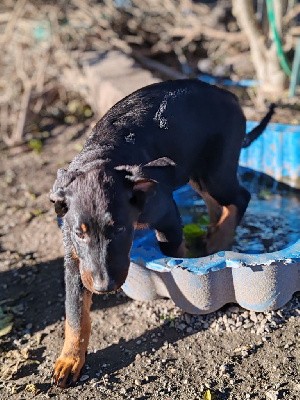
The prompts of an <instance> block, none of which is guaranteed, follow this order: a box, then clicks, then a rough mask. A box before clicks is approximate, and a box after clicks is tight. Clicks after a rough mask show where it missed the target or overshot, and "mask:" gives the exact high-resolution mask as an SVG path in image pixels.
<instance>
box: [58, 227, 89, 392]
mask: <svg viewBox="0 0 300 400" xmlns="http://www.w3.org/2000/svg"><path fill="white" fill-rule="evenodd" d="M65 230H66V229H65V228H64V231H65ZM64 236H65V237H64V241H65V243H66V241H68V239H67V238H66V232H64ZM65 248H66V250H67V251H66V255H65V284H66V321H65V341H64V346H63V349H62V352H61V354H60V356H59V358H58V359H57V361H56V363H55V366H54V371H53V378H52V380H53V383H55V384H56V385H57V386H60V387H67V386H69V385H71V384H74V383H75V382H76V381H77V380H78V378H79V375H80V371H81V369H82V367H83V365H84V363H85V356H86V351H87V347H88V342H89V337H90V332H91V322H90V307H91V303H92V293H91V292H89V291H88V290H86V289H85V288H84V287H83V285H82V282H81V278H80V272H79V260H78V258H77V256H76V254H75V253H74V252H73V253H72V252H71V251H70V252H69V251H68V250H70V249H69V246H65Z"/></svg>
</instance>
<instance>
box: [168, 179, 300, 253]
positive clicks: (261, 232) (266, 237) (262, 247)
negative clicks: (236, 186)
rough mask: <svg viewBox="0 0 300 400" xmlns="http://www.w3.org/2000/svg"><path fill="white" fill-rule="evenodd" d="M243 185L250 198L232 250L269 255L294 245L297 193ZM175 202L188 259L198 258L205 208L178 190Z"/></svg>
mask: <svg viewBox="0 0 300 400" xmlns="http://www.w3.org/2000/svg"><path fill="white" fill-rule="evenodd" d="M243 185H244V186H246V187H247V188H248V190H249V189H250V191H251V192H252V198H251V201H250V203H249V206H248V208H247V211H246V213H245V215H244V218H243V220H242V221H241V223H240V225H239V227H238V228H237V231H236V237H235V241H234V243H233V247H232V250H234V251H237V252H240V253H248V254H259V253H266V252H267V253H269V252H273V251H277V250H281V249H283V248H285V247H287V246H289V245H291V244H293V243H295V242H296V241H297V240H298V239H299V238H300V193H299V192H295V191H291V190H282V189H281V190H278V188H276V190H274V188H273V187H271V188H270V187H268V186H266V185H256V186H255V187H253V182H252V183H249V182H243ZM175 200H176V201H177V203H178V204H180V207H179V208H180V213H181V216H182V222H183V225H184V231H185V236H186V240H187V242H188V243H189V247H190V249H189V250H190V251H189V252H190V254H189V257H197V256H201V255H203V244H202V245H201V243H203V242H202V241H201V238H200V240H199V236H200V237H201V235H204V234H205V230H206V228H207V222H208V221H207V217H206V212H207V211H206V207H205V204H204V202H203V200H202V199H200V198H199V197H198V196H197V194H195V193H194V192H193V191H192V190H189V189H187V188H185V189H184V188H183V189H182V190H179V191H178V193H176V194H175ZM191 224H192V225H191ZM197 237H198V240H197ZM202 237H203V236H202Z"/></svg>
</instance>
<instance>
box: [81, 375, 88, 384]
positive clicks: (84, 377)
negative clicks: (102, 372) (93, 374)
mask: <svg viewBox="0 0 300 400" xmlns="http://www.w3.org/2000/svg"><path fill="white" fill-rule="evenodd" d="M87 379H89V375H82V377H81V378H80V382H84V381H86V380H87Z"/></svg>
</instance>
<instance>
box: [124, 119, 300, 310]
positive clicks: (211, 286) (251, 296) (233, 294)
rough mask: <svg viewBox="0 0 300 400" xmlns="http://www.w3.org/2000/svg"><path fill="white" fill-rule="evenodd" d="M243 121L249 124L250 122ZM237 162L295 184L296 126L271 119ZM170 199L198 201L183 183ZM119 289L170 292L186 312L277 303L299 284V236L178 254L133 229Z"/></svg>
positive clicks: (299, 184)
mask: <svg viewBox="0 0 300 400" xmlns="http://www.w3.org/2000/svg"><path fill="white" fill-rule="evenodd" d="M248 124H249V125H248V128H249V129H251V128H252V127H253V124H254V123H252V122H249V123H248ZM240 165H243V166H245V167H248V168H251V169H253V170H255V171H259V172H262V173H265V174H268V175H269V176H271V177H273V178H275V179H276V180H277V181H282V182H284V183H287V184H289V185H290V186H292V187H295V188H298V189H299V188H300V128H299V127H296V126H291V125H282V124H270V125H269V126H268V128H267V129H266V131H265V132H264V133H263V135H262V136H261V137H260V138H259V139H258V140H257V141H256V142H254V143H253V144H252V145H251V146H250V147H249V148H248V149H244V150H242V153H241V157H240ZM174 199H175V201H176V203H177V204H178V206H179V207H182V206H183V207H185V206H190V205H193V204H194V203H195V201H197V200H195V194H194V192H193V191H192V189H191V188H190V187H188V186H184V187H182V188H180V189H179V190H177V191H176V192H175V193H174ZM299 212H300V210H299ZM123 290H124V292H125V293H126V294H127V295H128V296H129V297H131V298H133V299H136V300H153V299H157V298H162V297H165V298H171V299H172V300H173V301H174V303H175V304H176V305H177V306H178V307H180V308H181V309H182V310H184V311H186V312H189V313H191V314H206V313H210V312H213V311H215V310H217V309H219V308H220V307H222V306H223V305H225V304H226V303H238V304H239V305H240V306H242V307H244V308H246V309H248V310H253V311H268V310H274V309H278V308H280V307H282V306H283V305H284V304H286V303H287V302H288V301H289V300H290V299H291V297H292V296H293V294H294V293H295V292H296V291H298V290H300V238H299V239H298V240H294V241H293V242H292V243H289V245H288V246H286V247H285V248H283V249H281V250H279V251H276V252H272V253H264V254H246V253H237V252H232V251H223V252H218V253H216V254H213V255H211V256H207V257H201V258H185V259H179V258H171V257H166V256H164V255H163V254H162V253H161V252H160V250H159V247H158V245H157V243H156V239H155V235H154V233H153V232H151V231H142V232H138V234H137V236H136V238H135V240H134V243H133V247H132V251H131V265H130V268H129V274H128V277H127V279H126V282H125V283H124V285H123Z"/></svg>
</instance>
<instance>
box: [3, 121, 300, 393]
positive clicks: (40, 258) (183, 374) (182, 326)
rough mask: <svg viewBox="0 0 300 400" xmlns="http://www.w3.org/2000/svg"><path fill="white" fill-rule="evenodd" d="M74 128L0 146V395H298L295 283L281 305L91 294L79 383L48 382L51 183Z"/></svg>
mask: <svg viewBox="0 0 300 400" xmlns="http://www.w3.org/2000/svg"><path fill="white" fill-rule="evenodd" d="M79 128H80V126H75V127H74V126H73V127H72V128H71V127H67V128H66V127H64V126H61V127H57V128H56V129H57V132H58V133H59V131H63V134H58V133H57V135H55V134H54V135H53V137H51V138H50V139H49V140H48V141H47V142H46V143H45V144H44V145H43V147H42V151H41V152H40V153H36V152H34V151H22V152H20V154H18V155H17V156H16V154H15V153H17V152H18V151H19V150H20V149H19V148H15V149H12V150H11V151H10V152H8V151H5V152H4V151H3V152H2V153H1V167H0V168H1V170H0V173H1V178H0V182H1V183H0V184H1V189H0V198H1V208H0V221H1V222H0V224H1V236H0V237H1V247H0V263H1V264H0V307H1V308H2V310H3V311H4V312H6V313H7V314H10V315H11V317H12V318H13V328H12V330H11V332H10V333H8V334H7V335H6V336H3V337H1V338H0V398H1V399H3V400H4V399H30V398H34V397H35V398H37V399H47V398H55V399H83V400H85V399H110V400H111V399H116V400H117V399H134V400H137V399H140V400H142V399H165V400H167V399H170V400H171V399H172V400H173V399H182V400H192V399H209V398H210V397H209V396H210V395H212V398H213V399H228V400H229V399H235V400H237V399H257V400H258V399H259V400H261V399H271V400H275V399H288V400H297V399H299V398H300V380H299V378H300V371H299V366H300V364H299V363H300V350H299V349H300V347H299V340H300V330H299V327H300V319H299V314H300V312H299V304H300V296H299V294H295V295H294V297H293V299H292V300H291V302H290V303H289V304H288V305H287V306H286V307H285V308H284V309H283V310H280V311H279V312H269V313H249V312H247V311H245V310H243V309H241V308H240V307H237V306H236V305H227V306H225V307H223V309H221V310H219V311H218V312H215V313H213V314H210V315H207V316H191V315H187V314H184V313H182V312H181V311H180V310H179V309H178V308H176V307H175V306H174V304H173V303H172V302H171V301H170V300H157V301H153V302H150V303H141V302H137V301H133V300H131V299H129V298H127V297H126V296H125V295H124V294H122V293H118V294H111V295H104V296H98V297H95V299H94V305H93V311H92V321H93V331H92V337H91V342H90V348H89V353H88V356H87V364H86V366H85V368H84V370H83V372H82V377H81V380H80V382H79V383H78V384H77V385H76V386H75V387H72V388H69V389H66V390H60V389H58V388H55V387H52V386H51V385H50V377H51V370H52V366H53V364H54V361H55V359H56V357H57V356H58V354H59V352H60V350H61V347H62V343H63V325H64V323H63V320H64V283H63V248H62V240H61V233H60V230H59V228H58V227H57V224H56V218H55V213H54V210H53V208H52V207H51V204H50V202H49V200H48V192H49V188H50V187H51V186H52V183H53V181H54V179H55V176H56V170H57V168H59V167H61V166H63V165H66V163H67V162H68V161H69V160H70V159H71V158H72V157H73V155H74V154H76V153H77V152H78V150H79V149H80V145H81V144H82V143H83V141H84V138H85V136H86V133H84V134H83V135H81V134H80V133H78V132H79V131H80V129H79ZM81 133H82V132H81ZM22 150H24V149H22ZM232 321H234V322H232ZM262 321H263V322H262ZM259 327H260V328H261V329H259Z"/></svg>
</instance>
